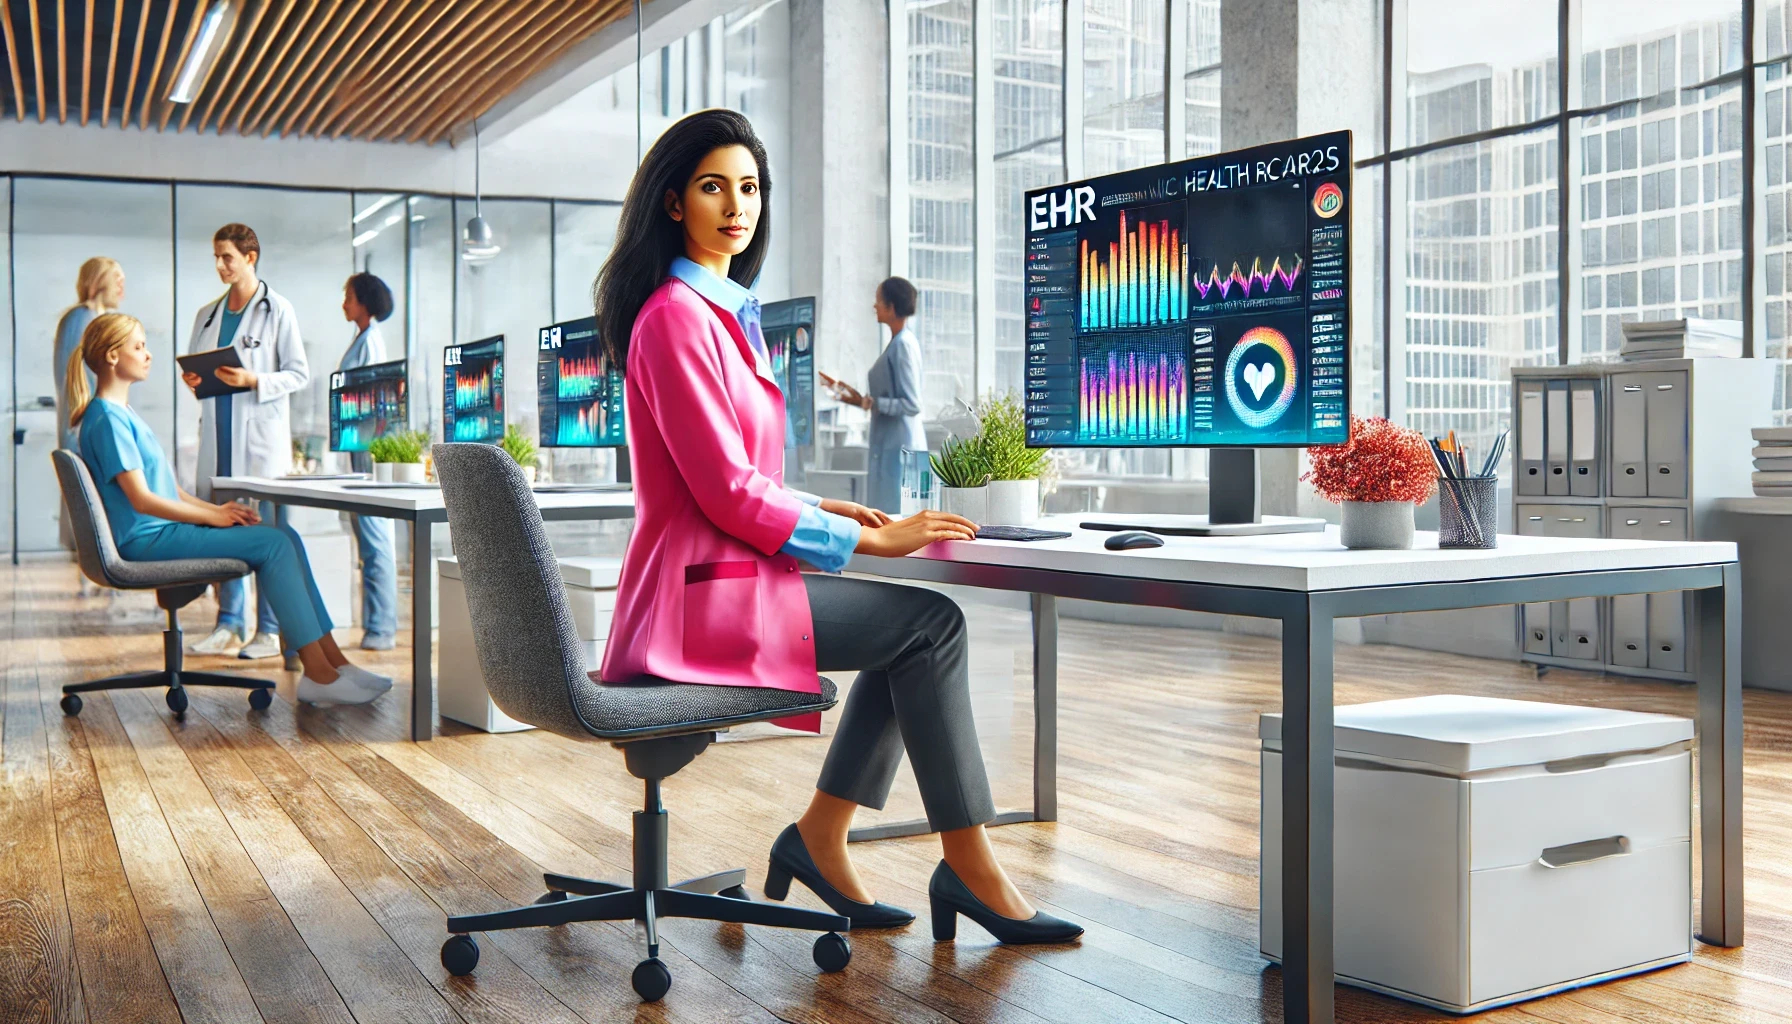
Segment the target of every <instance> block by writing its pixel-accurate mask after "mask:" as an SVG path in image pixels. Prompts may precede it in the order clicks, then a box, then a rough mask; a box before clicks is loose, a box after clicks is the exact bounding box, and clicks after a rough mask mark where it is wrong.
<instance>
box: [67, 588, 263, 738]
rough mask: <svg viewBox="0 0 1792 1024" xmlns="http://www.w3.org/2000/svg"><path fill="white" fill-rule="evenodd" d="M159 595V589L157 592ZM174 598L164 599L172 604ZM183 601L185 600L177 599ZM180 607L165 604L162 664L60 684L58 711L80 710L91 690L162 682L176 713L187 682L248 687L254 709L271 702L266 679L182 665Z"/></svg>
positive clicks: (184, 697)
mask: <svg viewBox="0 0 1792 1024" xmlns="http://www.w3.org/2000/svg"><path fill="white" fill-rule="evenodd" d="M158 597H160V592H158ZM173 603H174V602H167V603H166V604H164V607H167V604H173ZM180 603H181V604H184V603H185V602H180ZM179 607H180V605H179V604H174V607H172V608H168V609H167V611H168V628H167V629H165V630H163V631H162V667H161V668H160V669H158V670H156V671H153V672H126V673H124V674H122V675H116V676H107V677H106V678H104V679H89V680H87V681H86V682H81V683H69V684H68V685H67V686H64V687H63V688H62V711H63V713H64V714H67V715H79V714H80V713H81V696H80V695H81V694H83V693H93V692H95V691H97V690H142V689H147V688H149V687H152V686H166V687H167V688H168V693H167V696H166V697H165V698H164V700H165V701H166V702H167V704H168V710H170V711H172V712H174V713H175V714H176V715H181V714H184V713H185V712H186V710H187V692H186V688H187V687H189V686H228V687H232V688H235V689H239V690H248V691H249V706H250V707H252V708H254V709H255V710H257V711H264V710H266V709H267V707H268V705H270V704H272V703H273V702H274V684H273V683H272V682H270V681H268V680H266V679H256V678H254V677H253V676H239V675H230V674H227V673H223V672H196V671H188V670H186V669H185V668H182V667H181V666H182V665H183V663H184V661H183V655H184V652H183V650H182V648H181V631H180V621H179V620H178V619H176V618H175V612H176V610H178V608H179Z"/></svg>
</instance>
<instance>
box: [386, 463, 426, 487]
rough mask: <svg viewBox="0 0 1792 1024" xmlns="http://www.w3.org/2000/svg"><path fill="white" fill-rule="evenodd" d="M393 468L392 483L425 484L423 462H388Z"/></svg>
mask: <svg viewBox="0 0 1792 1024" xmlns="http://www.w3.org/2000/svg"><path fill="white" fill-rule="evenodd" d="M386 465H388V466H391V467H392V482H393V483H395V484H420V483H422V482H423V463H421V462H388V463H386Z"/></svg>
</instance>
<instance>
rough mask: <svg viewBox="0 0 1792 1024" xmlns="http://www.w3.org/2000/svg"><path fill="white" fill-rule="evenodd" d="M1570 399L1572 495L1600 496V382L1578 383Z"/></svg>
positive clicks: (1573, 387)
mask: <svg viewBox="0 0 1792 1024" xmlns="http://www.w3.org/2000/svg"><path fill="white" fill-rule="evenodd" d="M1568 395H1569V401H1568V404H1569V438H1568V493H1570V494H1576V495H1584V496H1586V497H1597V496H1598V494H1599V382H1598V381H1592V380H1577V381H1574V382H1573V383H1572V386H1571V387H1570V388H1569V391H1568Z"/></svg>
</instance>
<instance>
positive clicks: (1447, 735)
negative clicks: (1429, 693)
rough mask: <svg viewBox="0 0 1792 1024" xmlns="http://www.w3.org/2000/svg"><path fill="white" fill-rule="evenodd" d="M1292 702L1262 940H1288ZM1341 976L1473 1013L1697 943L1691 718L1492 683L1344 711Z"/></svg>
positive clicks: (1266, 852)
mask: <svg viewBox="0 0 1792 1024" xmlns="http://www.w3.org/2000/svg"><path fill="white" fill-rule="evenodd" d="M1281 727H1282V720H1281V716H1280V715H1264V716H1262V719H1261V722H1260V729H1259V733H1260V735H1261V737H1262V741H1263V753H1262V768H1263V819H1262V820H1263V854H1262V856H1263V863H1262V901H1261V902H1262V919H1261V922H1260V924H1261V948H1262V952H1263V955H1264V956H1266V957H1268V958H1270V959H1272V960H1276V959H1280V956H1281V949H1282V917H1281V915H1282V906H1281V870H1282V847H1281V822H1282V817H1281V814H1282V809H1281V808H1282V803H1281V794H1282V772H1281V767H1282V765H1281V761H1282V756H1281V749H1282V744H1281V738H1282V729H1281ZM1334 735H1335V737H1336V741H1335V742H1336V745H1337V760H1336V774H1335V776H1334V778H1335V782H1334V793H1335V802H1334V807H1333V813H1332V819H1333V822H1334V830H1335V831H1334V835H1333V844H1334V845H1333V878H1332V891H1333V905H1332V924H1333V935H1334V943H1335V945H1334V963H1335V965H1336V971H1337V975H1338V980H1340V981H1343V982H1346V983H1349V984H1352V985H1357V986H1360V987H1363V988H1370V989H1374V990H1376V991H1378V992H1385V993H1388V994H1390V995H1395V996H1399V997H1401V998H1404V999H1411V1000H1414V1001H1416V1002H1421V1003H1425V1004H1427V1005H1430V1006H1436V1007H1440V1008H1443V1009H1446V1010H1452V1011H1456V1012H1467V1011H1474V1010H1483V1009H1487V1008H1489V1007H1492V1006H1499V1005H1503V1004H1507V1003H1514V1002H1519V1001H1521V1000H1525V999H1531V998H1535V997H1537V996H1541V995H1545V994H1547V993H1549V992H1552V991H1558V990H1561V989H1565V988H1573V987H1576V986H1579V985H1584V984H1588V983H1591V982H1594V981H1600V980H1604V979H1608V978H1614V977H1619V976H1622V975H1625V974H1633V973H1636V972H1639V971H1645V970H1652V969H1654V968H1657V967H1661V966H1664V965H1666V964H1672V963H1680V962H1684V961H1687V960H1690V959H1691V958H1692V754H1691V749H1690V748H1691V741H1692V735H1693V724H1692V722H1691V721H1690V720H1688V719H1684V718H1673V717H1670V716H1667V715H1648V714H1639V713H1636V712H1630V711H1608V710H1604V709H1600V708H1582V707H1570V706H1566V705H1559V704H1541V703H1533V702H1529V701H1510V700H1497V699H1492V698H1484V697H1461V696H1447V695H1446V696H1435V697H1418V698H1413V699H1408V700H1392V701H1383V702H1380V703H1376V704H1357V705H1350V706H1343V707H1339V708H1337V709H1336V718H1335V733H1334Z"/></svg>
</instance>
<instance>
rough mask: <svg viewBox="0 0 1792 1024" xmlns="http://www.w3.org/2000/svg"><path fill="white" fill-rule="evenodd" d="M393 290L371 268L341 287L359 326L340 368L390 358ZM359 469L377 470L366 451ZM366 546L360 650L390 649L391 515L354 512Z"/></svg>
mask: <svg viewBox="0 0 1792 1024" xmlns="http://www.w3.org/2000/svg"><path fill="white" fill-rule="evenodd" d="M392 305H393V303H392V289H390V288H388V287H387V286H386V282H384V281H382V280H380V279H379V278H377V277H375V276H373V275H372V274H369V273H365V272H363V273H359V274H356V275H354V276H353V277H351V278H349V279H348V282H347V283H346V284H344V285H343V286H342V317H343V319H345V320H347V321H348V322H350V323H352V324H354V325H355V340H354V341H353V342H352V343H351V344H350V345H349V347H348V351H347V352H344V353H343V354H342V362H340V363H338V364H337V366H336V368H337V369H338V370H352V369H354V368H355V367H357V366H370V365H372V364H374V363H383V362H385V361H386V358H387V357H386V340H385V338H383V337H381V336H380V324H379V322H380V321H381V320H384V319H386V318H387V317H389V316H391V315H392ZM349 465H350V467H352V468H353V469H354V470H355V472H357V473H371V472H373V459H372V458H371V457H369V456H368V455H367V453H366V452H354V453H352V454H350V455H349ZM349 518H350V519H351V520H352V521H353V522H354V527H355V542H356V545H357V546H358V547H359V548H360V549H361V649H362V650H364V651H389V650H391V649H392V647H393V645H394V644H395V643H396V642H397V636H398V567H397V565H396V564H395V562H394V558H393V551H392V520H390V519H381V518H379V517H377V516H350V517H349Z"/></svg>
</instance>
